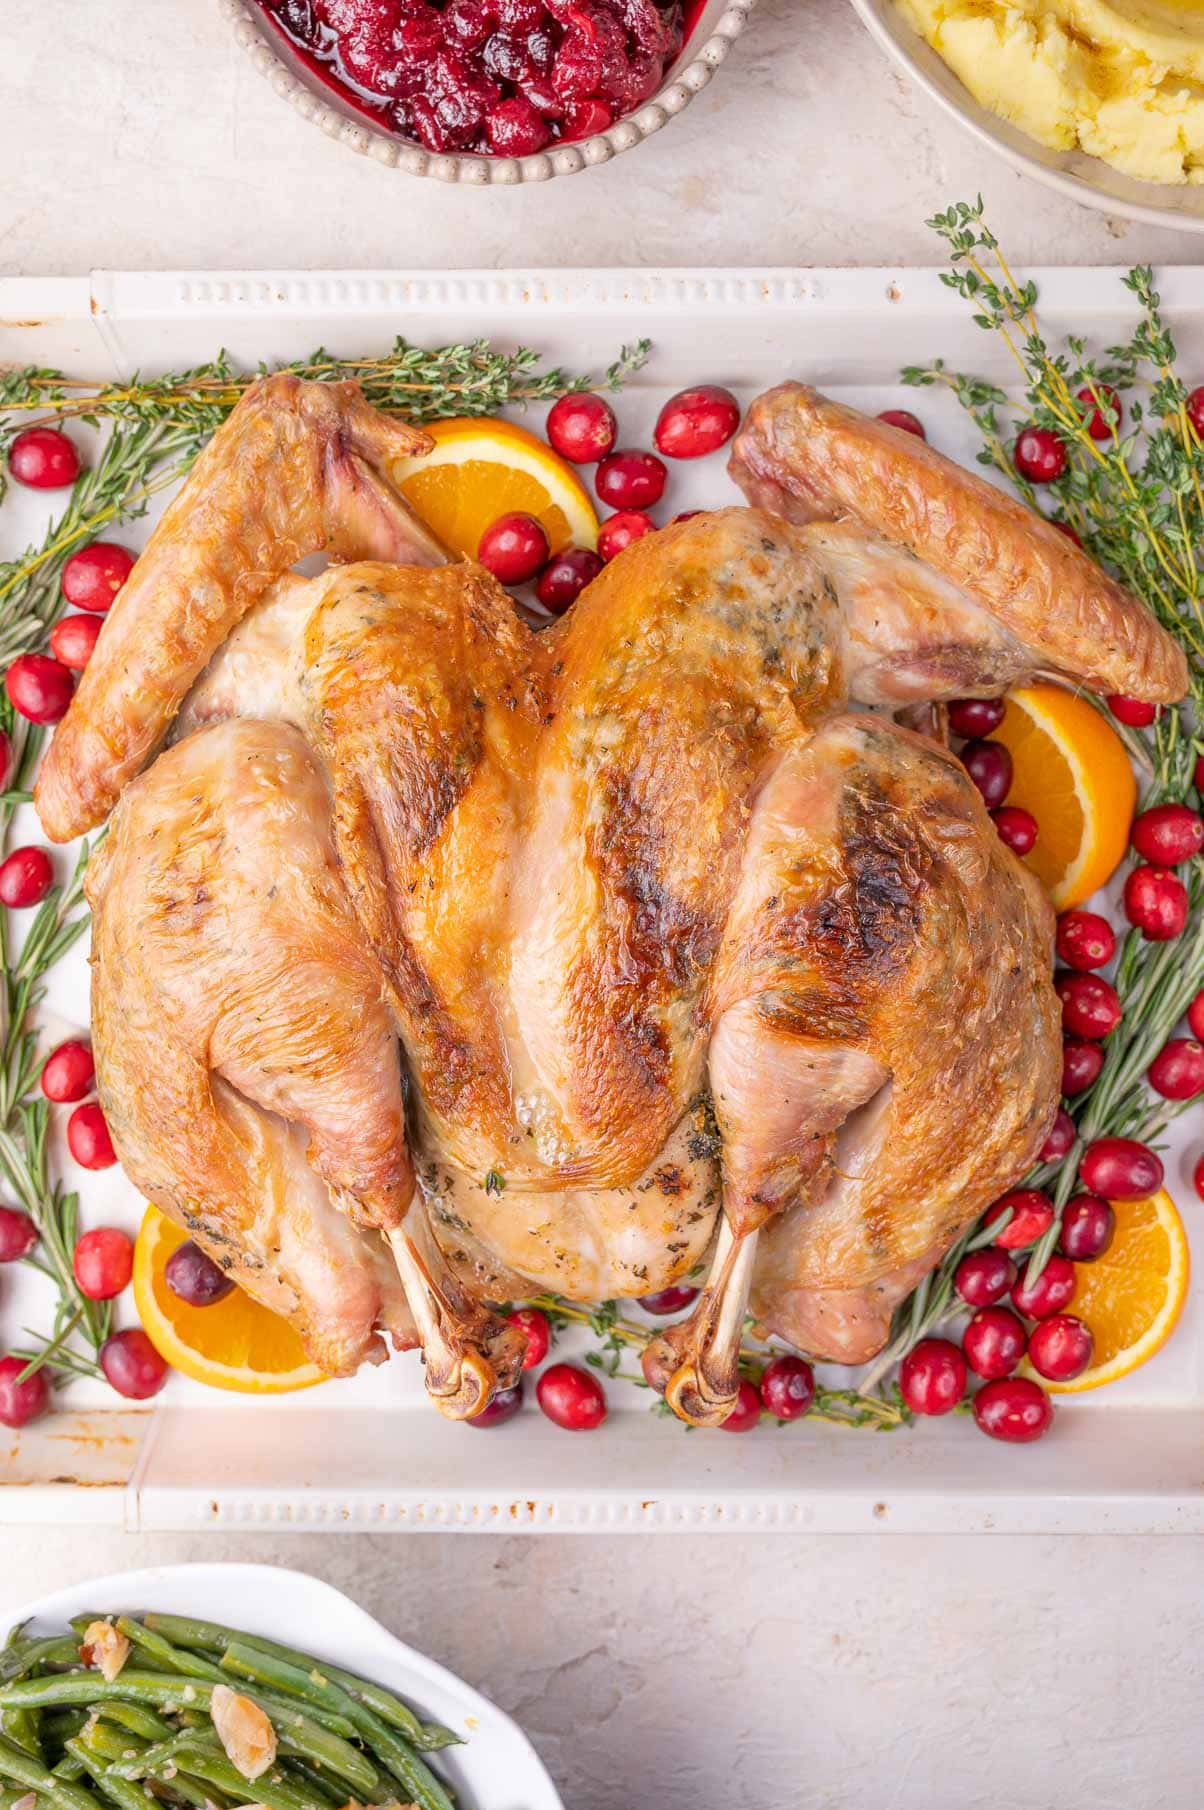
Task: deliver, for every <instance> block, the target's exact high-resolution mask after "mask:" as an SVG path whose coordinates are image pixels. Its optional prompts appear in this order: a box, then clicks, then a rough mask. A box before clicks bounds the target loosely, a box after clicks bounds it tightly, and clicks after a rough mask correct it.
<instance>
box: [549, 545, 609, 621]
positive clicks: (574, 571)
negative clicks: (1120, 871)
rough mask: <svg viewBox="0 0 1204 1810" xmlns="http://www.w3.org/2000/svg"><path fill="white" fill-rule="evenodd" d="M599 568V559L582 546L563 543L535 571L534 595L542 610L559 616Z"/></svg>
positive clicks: (575, 599) (594, 576) (578, 595)
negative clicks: (536, 579) (536, 572)
mask: <svg viewBox="0 0 1204 1810" xmlns="http://www.w3.org/2000/svg"><path fill="white" fill-rule="evenodd" d="M601 570H602V561H601V560H600V559H599V558H598V555H597V554H596V553H591V552H589V550H588V549H587V548H585V547H566V548H565V549H564V551H563V552H562V553H557V554H556V555H555V556H554V557H553V558H552V559H550V560H549V561H548V563H547V565H546V566H545V567H544V569H543V571H542V572H541V573H540V575H539V583H538V584H537V585H536V587H535V595H536V596H537V597H538V598H539V601H540V602H541V603H542V604H543V606H544V608H545V610H551V611H552V613H553V615H556V616H561V615H563V614H564V612H565V610H567V609H568V607H569V605H570V604H572V603H576V601H577V599H578V597H580V595H581V593H582V591H584V589H585V587H586V585H587V584H589V582H590V580H591V579H593V578H596V577H597V576H598V573H599V572H600V571H601Z"/></svg>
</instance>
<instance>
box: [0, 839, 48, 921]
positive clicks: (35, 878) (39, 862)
mask: <svg viewBox="0 0 1204 1810" xmlns="http://www.w3.org/2000/svg"><path fill="white" fill-rule="evenodd" d="M53 885H54V868H53V866H52V865H51V861H50V856H49V855H48V854H47V853H46V850H45V849H44V848H36V847H33V846H31V847H29V848H15V849H14V850H13V852H12V854H11V855H9V856H8V858H7V860H5V861H4V862H3V863H0V905H7V906H8V908H9V910H10V911H27V910H28V909H29V907H30V906H31V905H40V904H41V902H42V900H43V899H44V898H45V897H46V894H47V893H48V892H49V891H50V888H51V887H52V886H53Z"/></svg>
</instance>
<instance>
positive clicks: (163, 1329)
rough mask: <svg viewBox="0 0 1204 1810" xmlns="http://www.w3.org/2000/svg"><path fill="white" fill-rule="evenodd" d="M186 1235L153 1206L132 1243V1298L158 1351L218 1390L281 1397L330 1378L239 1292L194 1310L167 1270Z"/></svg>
mask: <svg viewBox="0 0 1204 1810" xmlns="http://www.w3.org/2000/svg"><path fill="white" fill-rule="evenodd" d="M187 1236H188V1234H187V1232H185V1231H182V1230H181V1228H180V1227H179V1226H177V1225H175V1224H173V1222H172V1221H171V1220H170V1219H168V1218H166V1217H165V1215H164V1214H162V1213H160V1211H159V1209H158V1208H157V1207H148V1208H147V1210H146V1217H145V1218H144V1219H143V1221H142V1225H141V1227H140V1228H139V1231H138V1241H137V1243H136V1245H135V1246H134V1301H135V1303H136V1305H137V1308H138V1316H139V1318H140V1319H141V1321H142V1324H143V1327H144V1328H145V1330H146V1334H147V1336H148V1338H149V1339H150V1341H151V1344H152V1345H153V1346H154V1347H155V1349H156V1350H157V1351H158V1352H159V1353H160V1354H161V1355H162V1356H163V1357H165V1358H166V1359H167V1361H168V1363H169V1364H171V1365H172V1366H173V1367H174V1368H175V1369H176V1370H179V1371H182V1372H183V1374H184V1375H185V1376H190V1377H192V1378H193V1380H194V1381H195V1382H198V1383H208V1384H209V1385H210V1387H211V1388H214V1389H237V1390H240V1391H242V1393H243V1394H247V1395H280V1394H283V1393H284V1392H285V1391H286V1390H290V1389H308V1388H311V1387H312V1386H313V1384H314V1383H321V1382H325V1380H326V1379H325V1377H324V1375H323V1373H322V1371H320V1370H319V1369H318V1368H317V1367H316V1366H315V1365H314V1364H311V1363H310V1361H309V1359H308V1358H307V1357H306V1355H305V1352H304V1349H303V1348H302V1345H301V1340H300V1339H299V1338H298V1336H297V1334H296V1333H295V1332H294V1331H293V1328H292V1327H291V1326H290V1325H289V1324H288V1321H287V1320H282V1319H280V1318H279V1316H278V1315H276V1314H274V1313H269V1312H268V1310H267V1308H266V1307H260V1306H259V1305H258V1303H257V1302H255V1301H252V1299H251V1297H250V1295H245V1294H244V1293H243V1291H242V1289H241V1288H236V1289H235V1290H234V1292H233V1293H232V1294H229V1295H227V1296H226V1298H225V1300H224V1301H218V1302H215V1303H214V1305H213V1306H212V1307H190V1306H189V1305H188V1303H187V1302H186V1301H181V1300H180V1298H179V1296H178V1295H174V1294H173V1293H172V1292H171V1290H170V1288H168V1286H167V1279H166V1277H165V1276H164V1273H163V1272H164V1269H165V1267H166V1264H167V1259H168V1258H169V1257H170V1256H171V1254H172V1252H173V1251H174V1250H176V1249H177V1248H178V1247H179V1246H180V1245H182V1244H183V1243H184V1241H185V1239H186V1238H187Z"/></svg>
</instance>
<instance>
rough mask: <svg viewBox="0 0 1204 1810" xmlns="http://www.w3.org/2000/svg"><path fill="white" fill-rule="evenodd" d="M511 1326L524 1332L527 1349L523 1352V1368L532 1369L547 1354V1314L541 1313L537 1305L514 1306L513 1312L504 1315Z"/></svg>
mask: <svg viewBox="0 0 1204 1810" xmlns="http://www.w3.org/2000/svg"><path fill="white" fill-rule="evenodd" d="M506 1319H507V1321H508V1323H509V1324H510V1325H511V1326H517V1327H518V1329H519V1331H520V1332H522V1333H525V1334H526V1338H527V1349H526V1351H525V1352H524V1353H523V1369H524V1370H534V1369H535V1366H536V1365H537V1364H542V1363H543V1361H544V1359H545V1358H546V1357H547V1355H548V1349H549V1347H550V1345H551V1343H552V1328H551V1325H550V1323H549V1321H548V1316H547V1314H545V1313H541V1312H540V1310H539V1308H538V1307H516V1308H515V1310H514V1312H513V1313H511V1314H507V1315H506Z"/></svg>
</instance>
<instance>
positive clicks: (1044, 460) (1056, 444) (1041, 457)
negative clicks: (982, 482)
mask: <svg viewBox="0 0 1204 1810" xmlns="http://www.w3.org/2000/svg"><path fill="white" fill-rule="evenodd" d="M1012 457H1013V459H1014V460H1015V464H1016V470H1017V471H1018V472H1019V473H1020V475H1021V477H1022V478H1027V479H1028V481H1029V483H1030V484H1052V483H1053V481H1054V479H1055V478H1060V477H1061V475H1062V473H1063V472H1064V471H1065V470H1066V448H1065V446H1064V445H1063V443H1062V441H1061V440H1059V438H1058V436H1057V434H1055V433H1053V432H1052V431H1051V429H1049V428H1048V427H1026V428H1025V429H1024V431H1023V433H1022V434H1020V435H1019V437H1018V439H1017V441H1016V445H1015V448H1014V450H1013V453H1012Z"/></svg>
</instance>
